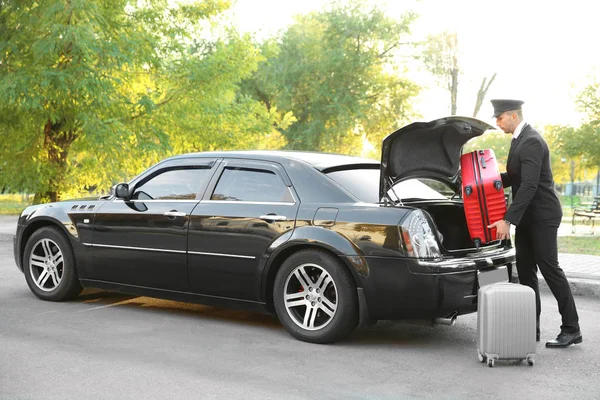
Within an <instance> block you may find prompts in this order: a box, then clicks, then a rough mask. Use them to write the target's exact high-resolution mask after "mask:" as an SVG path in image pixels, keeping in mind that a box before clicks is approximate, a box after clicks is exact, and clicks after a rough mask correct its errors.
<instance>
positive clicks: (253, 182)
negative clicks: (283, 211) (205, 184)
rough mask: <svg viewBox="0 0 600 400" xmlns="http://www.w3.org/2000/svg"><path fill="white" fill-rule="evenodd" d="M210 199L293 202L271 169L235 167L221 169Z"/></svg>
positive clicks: (281, 181) (286, 189) (284, 186)
mask: <svg viewBox="0 0 600 400" xmlns="http://www.w3.org/2000/svg"><path fill="white" fill-rule="evenodd" d="M210 199H211V200H227V201H256V202H293V198H292V197H291V196H290V194H289V190H288V188H287V186H286V185H285V183H284V182H283V180H281V178H280V177H279V176H278V175H277V174H275V173H274V172H273V171H268V170H262V169H251V168H236V167H233V168H232V167H228V168H225V169H224V170H223V173H222V174H221V178H220V179H219V182H218V183H217V187H216V188H215V191H214V192H213V194H212V196H211V198H210Z"/></svg>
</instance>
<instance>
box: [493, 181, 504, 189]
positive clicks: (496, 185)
mask: <svg viewBox="0 0 600 400" xmlns="http://www.w3.org/2000/svg"><path fill="white" fill-rule="evenodd" d="M494 187H495V188H496V190H500V189H502V181H494Z"/></svg>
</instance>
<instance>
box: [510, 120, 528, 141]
mask: <svg viewBox="0 0 600 400" xmlns="http://www.w3.org/2000/svg"><path fill="white" fill-rule="evenodd" d="M526 124H527V122H525V121H521V123H520V124H519V125H517V127H516V128H515V131H514V132H513V140H514V139H516V138H518V137H519V135H520V134H521V131H522V130H523V128H524V127H525V125H526Z"/></svg>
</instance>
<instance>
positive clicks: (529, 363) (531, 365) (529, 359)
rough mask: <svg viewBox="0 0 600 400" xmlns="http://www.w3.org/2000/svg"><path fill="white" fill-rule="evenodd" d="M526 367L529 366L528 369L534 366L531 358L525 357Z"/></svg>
mask: <svg viewBox="0 0 600 400" xmlns="http://www.w3.org/2000/svg"><path fill="white" fill-rule="evenodd" d="M527 365H529V366H530V367H533V366H534V365H535V360H534V359H533V357H527Z"/></svg>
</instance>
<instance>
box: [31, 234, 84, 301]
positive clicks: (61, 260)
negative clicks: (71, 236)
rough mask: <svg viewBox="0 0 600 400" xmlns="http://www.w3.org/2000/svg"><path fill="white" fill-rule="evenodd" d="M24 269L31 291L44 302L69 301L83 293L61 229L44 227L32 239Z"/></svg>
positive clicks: (69, 247) (67, 242)
mask: <svg viewBox="0 0 600 400" xmlns="http://www.w3.org/2000/svg"><path fill="white" fill-rule="evenodd" d="M23 267H24V268H23V270H24V272H25V280H26V281H27V285H28V286H29V289H31V291H32V292H33V294H35V295H36V296H37V297H39V298H40V299H42V300H50V301H63V300H69V299H72V298H73V297H75V296H77V295H78V294H79V293H80V292H81V290H82V287H81V284H80V283H79V278H78V277H77V270H76V268H75V257H74V256H73V249H72V248H71V245H70V244H69V241H68V240H67V238H66V237H65V235H64V234H63V233H62V232H61V231H59V230H58V228H55V227H50V226H47V227H43V228H41V229H39V230H37V231H35V232H34V233H33V234H32V235H31V237H30V238H29V240H28V241H27V244H26V245H25V252H24V256H23Z"/></svg>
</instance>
